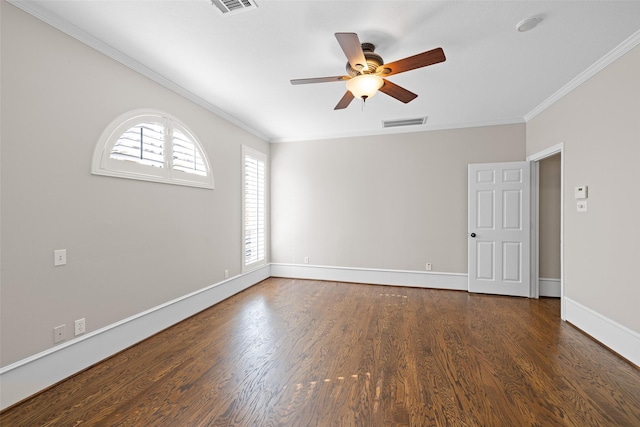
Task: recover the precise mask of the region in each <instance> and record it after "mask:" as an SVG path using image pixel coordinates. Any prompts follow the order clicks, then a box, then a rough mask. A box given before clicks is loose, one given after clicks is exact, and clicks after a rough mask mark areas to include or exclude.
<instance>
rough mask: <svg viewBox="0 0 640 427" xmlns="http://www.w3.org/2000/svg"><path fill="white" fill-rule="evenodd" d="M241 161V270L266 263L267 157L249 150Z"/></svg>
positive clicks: (244, 150)
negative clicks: (242, 242)
mask: <svg viewBox="0 0 640 427" xmlns="http://www.w3.org/2000/svg"><path fill="white" fill-rule="evenodd" d="M242 153H243V154H242V157H243V239H244V264H243V265H244V267H245V268H250V267H252V266H257V265H260V264H264V263H265V261H266V197H265V174H266V156H265V155H264V154H262V153H260V152H257V151H255V150H252V149H250V148H248V147H243V149H242Z"/></svg>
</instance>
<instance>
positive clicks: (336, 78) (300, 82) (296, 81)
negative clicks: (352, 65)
mask: <svg viewBox="0 0 640 427" xmlns="http://www.w3.org/2000/svg"><path fill="white" fill-rule="evenodd" d="M350 78H351V77H349V76H333V77H316V78H312V79H293V80H291V84H292V85H306V84H309V83H326V82H340V81H343V80H349V79H350Z"/></svg>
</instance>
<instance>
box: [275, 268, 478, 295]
mask: <svg viewBox="0 0 640 427" xmlns="http://www.w3.org/2000/svg"><path fill="white" fill-rule="evenodd" d="M271 275H272V276H273V277H285V278H291V279H311V280H331V281H336V282H351V283H368V284H372V285H396V286H410V287H416V288H433V289H449V290H458V291H466V290H467V289H468V285H467V275H466V274H459V273H439V272H431V271H405V270H382V269H372V268H352V267H332V266H323V265H306V264H282V263H273V264H271Z"/></svg>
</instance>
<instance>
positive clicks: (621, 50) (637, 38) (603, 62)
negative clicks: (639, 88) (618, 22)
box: [524, 30, 640, 122]
mask: <svg viewBox="0 0 640 427" xmlns="http://www.w3.org/2000/svg"><path fill="white" fill-rule="evenodd" d="M638 44H640V30H638V31H636V32H635V33H634V34H633V35H632V36H631V37H629V38H628V39H626V40H625V41H623V42H622V43H620V44H619V45H618V46H616V48H615V49H613V50H612V51H611V52H609V53H607V54H606V55H605V56H603V57H602V58H600V59H599V60H598V61H597V62H596V63H594V64H593V65H591V66H590V67H589V68H587V69H586V70H584V71H583V72H582V73H580V74H578V75H577V76H576V77H575V78H574V79H573V80H571V81H570V82H569V83H567V84H566V85H564V86H563V87H561V88H560V89H559V90H558V91H557V92H556V93H554V94H553V95H551V96H550V97H549V98H547V99H546V100H544V101H543V102H542V103H541V104H540V105H538V106H537V107H535V108H534V109H533V110H531V111H530V112H529V113H527V114H526V115H525V116H524V120H525V121H526V122H528V121H530V120H531V119H533V118H534V117H535V116H537V115H538V114H540V113H542V112H543V111H544V110H546V109H547V108H549V107H550V106H551V105H553V104H555V103H556V102H557V101H559V100H560V99H561V98H562V97H564V96H565V95H567V94H568V93H569V92H571V91H572V90H574V89H575V88H577V87H578V86H580V85H581V84H582V83H584V82H586V81H587V80H589V79H590V78H591V77H593V76H595V75H596V74H598V73H599V72H600V71H602V70H603V69H604V68H605V67H607V66H609V65H611V64H612V63H613V62H615V61H616V60H617V59H618V58H620V57H621V56H623V55H624V54H625V53H627V52H629V51H630V50H631V49H633V48H634V47H636V46H637V45H638Z"/></svg>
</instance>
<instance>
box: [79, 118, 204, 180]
mask: <svg viewBox="0 0 640 427" xmlns="http://www.w3.org/2000/svg"><path fill="white" fill-rule="evenodd" d="M91 173H93V174H95V175H106V176H114V177H118V178H129V179H139V180H143V181H155V182H163V183H167V184H177V185H187V186H192V187H202V188H210V189H213V174H212V173H211V167H210V163H209V160H208V159H207V156H206V153H205V152H204V150H203V149H202V146H201V145H200V143H199V142H198V140H197V139H196V138H195V136H193V134H192V133H191V132H190V131H189V130H188V129H187V127H186V126H185V125H183V124H182V123H180V122H179V121H178V120H177V119H175V118H173V117H171V116H169V115H168V114H166V113H162V112H159V111H150V110H136V111H132V112H129V113H126V114H124V115H122V116H120V117H118V118H117V119H116V120H114V121H113V122H112V123H111V124H110V125H109V126H108V127H107V128H106V129H105V130H104V132H103V133H102V136H101V137H100V140H99V141H98V145H97V146H96V149H95V151H94V154H93V163H92V167H91Z"/></svg>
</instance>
